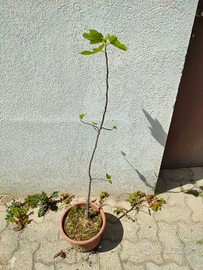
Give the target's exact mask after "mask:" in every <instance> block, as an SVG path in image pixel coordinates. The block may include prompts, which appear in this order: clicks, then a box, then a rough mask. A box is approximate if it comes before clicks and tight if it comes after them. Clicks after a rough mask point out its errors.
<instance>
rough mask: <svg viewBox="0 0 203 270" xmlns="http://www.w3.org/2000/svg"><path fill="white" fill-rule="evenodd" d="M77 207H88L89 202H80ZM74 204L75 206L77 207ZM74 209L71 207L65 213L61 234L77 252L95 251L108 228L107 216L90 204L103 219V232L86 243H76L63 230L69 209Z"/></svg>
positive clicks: (95, 205) (97, 207)
mask: <svg viewBox="0 0 203 270" xmlns="http://www.w3.org/2000/svg"><path fill="white" fill-rule="evenodd" d="M76 204H77V205H80V206H86V205H87V202H79V203H76ZM76 204H74V205H76ZM71 207H73V205H71V206H70V207H68V208H67V209H66V211H65V212H64V213H63V215H62V217H61V219H60V224H59V226H60V232H61V234H62V236H63V237H64V238H65V239H66V240H67V241H68V242H70V243H71V245H72V246H73V248H74V249H76V250H77V251H81V252H88V251H90V250H93V249H94V248H95V247H96V246H97V245H98V244H99V241H100V238H101V235H102V233H103V231H104V229H105V226H106V216H105V214H104V212H103V210H102V209H101V208H100V207H99V206H98V205H97V204H95V203H90V207H91V208H93V209H95V210H97V211H98V212H99V213H100V215H101V217H102V220H103V223H102V227H101V230H100V231H99V232H98V234H96V235H95V236H94V237H92V238H90V239H88V240H86V241H75V240H73V239H70V238H69V237H68V236H67V235H66V233H65V232H64V229H63V224H64V221H65V218H66V216H67V213H68V211H69V209H70V208H71Z"/></svg>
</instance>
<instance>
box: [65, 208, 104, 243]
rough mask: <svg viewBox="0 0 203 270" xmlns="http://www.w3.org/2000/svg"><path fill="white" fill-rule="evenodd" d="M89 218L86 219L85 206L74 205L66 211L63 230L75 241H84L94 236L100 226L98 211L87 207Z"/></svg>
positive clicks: (100, 219)
mask: <svg viewBox="0 0 203 270" xmlns="http://www.w3.org/2000/svg"><path fill="white" fill-rule="evenodd" d="M89 211H90V212H89V219H88V220H87V219H86V207H85V206H79V205H74V206H73V207H72V208H71V209H70V210H69V211H68V213H67V216H66V218H65V221H64V231H65V233H66V234H67V236H68V237H69V238H71V239H73V240H75V241H86V240H88V239H90V238H92V237H93V236H95V235H96V234H97V233H98V232H99V231H100V229H101V227H102V217H101V215H100V213H99V212H98V211H97V210H95V209H93V208H90V209H89Z"/></svg>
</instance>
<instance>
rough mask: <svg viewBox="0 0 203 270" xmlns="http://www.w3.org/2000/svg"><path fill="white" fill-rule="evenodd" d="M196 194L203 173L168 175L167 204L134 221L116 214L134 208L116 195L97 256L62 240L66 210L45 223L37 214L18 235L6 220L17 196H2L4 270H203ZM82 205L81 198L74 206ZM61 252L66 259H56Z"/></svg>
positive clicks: (202, 187) (163, 184) (202, 226)
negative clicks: (76, 249) (60, 224)
mask: <svg viewBox="0 0 203 270" xmlns="http://www.w3.org/2000/svg"><path fill="white" fill-rule="evenodd" d="M181 186H182V188H181ZM181 190H182V191H181ZM191 190H192V191H195V190H196V191H203V168H200V167H199V168H187V169H186V168H184V169H174V170H162V171H161V173H160V177H159V181H158V185H157V191H156V194H157V196H159V197H162V198H164V199H165V200H166V204H165V205H164V206H163V207H162V210H161V211H158V212H153V211H150V214H151V215H150V214H149V212H148V209H147V208H146V207H145V206H143V207H141V208H140V211H139V213H137V212H136V211H135V210H132V211H131V212H129V215H130V216H131V218H132V220H134V222H133V221H132V220H131V219H130V220H129V219H127V218H126V217H121V218H120V216H117V215H116V214H115V213H114V212H113V210H115V209H116V208H115V206H116V205H119V206H122V207H125V208H128V209H130V205H129V204H128V203H127V202H125V198H127V197H128V194H122V195H111V194H110V196H109V197H108V198H106V199H105V201H104V207H103V210H104V212H105V213H106V218H107V226H106V229H105V231H104V234H103V235H102V238H101V241H100V243H99V245H98V247H97V249H96V252H95V253H79V252H77V251H75V250H73V249H72V248H71V246H70V244H69V243H68V242H67V241H65V240H64V239H63V237H62V236H61V235H60V231H59V220H60V216H61V214H62V212H63V211H64V208H63V209H60V210H58V212H48V213H46V215H45V216H44V217H42V218H38V217H37V209H35V210H34V214H32V215H30V219H32V221H31V222H30V224H28V225H27V226H26V228H24V229H23V230H21V231H13V227H14V225H13V224H8V223H7V222H6V220H5V216H6V209H7V207H8V206H9V205H10V204H11V201H12V197H11V196H4V195H2V196H0V270H59V269H60V270H67V269H70V270H72V269H73V270H77V269H78V270H83V269H84V270H85V269H93V270H97V269H98V270H108V269H117V270H120V269H121V270H128V269H129V270H130V269H131V270H132V269H138V270H139V269H140V270H159V269H160V270H162V269H164V270H170V269H171V270H172V269H173V270H176V269H177V270H187V269H188V270H192V269H193V270H202V269H203V245H201V244H200V243H197V242H198V241H200V240H202V241H203V197H201V196H198V197H195V196H194V195H192V194H189V193H188V191H191ZM132 192H134V190H133V191H132ZM94 198H96V196H95V197H94V196H92V199H94ZM19 200H20V198H19ZM82 200H84V199H82ZM76 201H81V199H80V197H75V199H74V200H73V202H72V203H74V202H76ZM60 250H63V251H64V252H65V253H66V258H62V257H56V258H54V255H55V254H56V253H58V252H59V251H60Z"/></svg>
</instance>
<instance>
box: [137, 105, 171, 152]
mask: <svg viewBox="0 0 203 270" xmlns="http://www.w3.org/2000/svg"><path fill="white" fill-rule="evenodd" d="M142 111H143V113H144V114H145V116H146V118H147V120H148V121H149V123H150V125H151V126H149V129H150V131H151V135H152V136H153V137H154V138H155V140H157V142H158V143H160V144H161V145H162V146H163V147H165V144H166V138H167V134H166V132H165V131H164V129H163V127H162V125H161V124H160V123H159V121H158V120H157V119H153V118H152V117H151V116H150V115H149V113H148V112H146V111H145V110H144V109H142Z"/></svg>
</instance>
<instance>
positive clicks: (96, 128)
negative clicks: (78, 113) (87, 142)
mask: <svg viewBox="0 0 203 270" xmlns="http://www.w3.org/2000/svg"><path fill="white" fill-rule="evenodd" d="M80 121H81V122H82V123H83V124H86V125H89V126H92V127H93V128H94V129H95V130H96V131H97V132H98V130H99V128H98V127H97V126H95V125H93V124H90V123H87V122H84V121H83V120H82V119H80Z"/></svg>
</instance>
